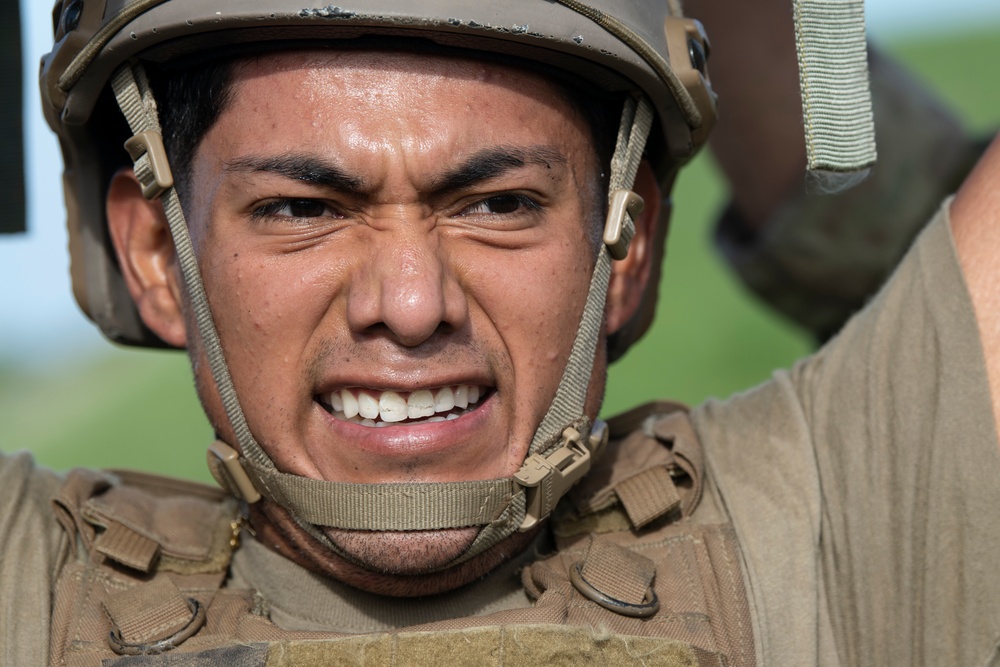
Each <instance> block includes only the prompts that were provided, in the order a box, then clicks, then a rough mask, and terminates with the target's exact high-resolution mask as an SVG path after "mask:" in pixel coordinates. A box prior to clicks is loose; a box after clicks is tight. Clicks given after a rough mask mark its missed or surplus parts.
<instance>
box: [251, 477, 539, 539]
mask: <svg viewBox="0 0 1000 667" xmlns="http://www.w3.org/2000/svg"><path fill="white" fill-rule="evenodd" d="M246 468H247V473H248V474H249V475H250V478H251V480H253V483H254V486H255V487H256V488H257V489H258V490H259V491H261V493H262V494H263V495H265V496H267V497H269V498H271V499H272V500H274V501H275V502H276V503H278V504H279V505H281V506H282V507H285V508H287V509H289V510H290V511H291V512H292V513H293V514H294V515H295V516H296V518H298V519H301V520H303V521H306V522H308V523H311V524H315V525H317V526H334V527H337V528H344V529H347V530H440V529H442V528H464V527H467V526H483V525H486V524H488V523H490V522H491V521H493V520H494V519H496V518H497V517H498V516H500V515H501V514H502V512H503V510H504V509H505V508H506V507H507V505H508V504H510V500H511V498H512V497H513V496H514V495H515V494H516V493H519V492H520V488H519V487H517V485H516V484H514V482H513V481H512V480H510V479H489V480H476V481H469V482H449V483H396V484H346V483H337V482H325V481H323V480H316V479H309V478H306V477H298V476H295V475H289V474H287V473H282V472H277V471H275V470H260V469H258V468H255V467H254V466H252V465H251V466H247V467H246Z"/></svg>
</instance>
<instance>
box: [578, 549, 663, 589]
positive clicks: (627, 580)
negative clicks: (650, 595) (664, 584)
mask: <svg viewBox="0 0 1000 667" xmlns="http://www.w3.org/2000/svg"><path fill="white" fill-rule="evenodd" d="M581 574H582V575H583V578H584V579H586V580H587V583H589V584H590V585H591V586H593V587H594V588H596V589H597V590H598V591H600V592H601V593H603V594H604V595H606V596H608V597H609V598H613V599H615V600H620V601H622V602H625V603H626V604H631V605H638V604H641V603H642V602H643V600H645V598H646V594H647V592H648V591H649V587H650V584H652V582H653V577H654V576H655V575H656V567H655V565H654V564H653V561H652V560H650V559H649V558H646V557H645V556H643V555H642V554H638V553H636V552H634V551H630V550H628V549H626V548H625V547H623V546H621V545H618V544H615V543H614V542H612V541H610V540H606V539H604V538H601V537H594V538H593V539H592V540H591V542H590V549H589V550H588V551H587V557H586V558H585V559H584V561H583V569H582V570H581Z"/></svg>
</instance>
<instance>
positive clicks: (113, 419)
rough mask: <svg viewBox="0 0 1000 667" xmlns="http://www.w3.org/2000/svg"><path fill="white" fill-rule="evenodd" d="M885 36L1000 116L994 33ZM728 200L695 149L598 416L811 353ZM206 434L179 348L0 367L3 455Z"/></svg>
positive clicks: (123, 452) (195, 454)
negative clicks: (715, 232) (746, 264)
mask: <svg viewBox="0 0 1000 667" xmlns="http://www.w3.org/2000/svg"><path fill="white" fill-rule="evenodd" d="M882 46H883V48H884V49H885V50H887V51H888V52H890V53H892V54H894V55H895V56H896V57H898V58H900V59H901V60H902V61H903V62H905V63H907V64H909V65H910V66H911V67H912V68H913V69H914V70H915V71H916V72H918V73H919V74H920V76H922V77H923V78H924V79H925V80H926V81H927V82H929V83H930V85H931V86H932V87H934V88H936V89H937V90H938V91H940V92H941V94H942V95H943V97H944V98H945V99H947V100H949V101H950V102H951V103H952V104H953V105H954V107H955V108H956V109H957V110H959V112H960V113H961V115H962V117H963V118H964V120H965V121H966V122H967V125H968V127H969V129H970V131H972V132H976V133H980V134H984V133H987V132H989V131H990V130H992V129H993V128H996V127H998V126H1000V85H998V84H1000V76H998V74H997V65H998V64H1000V31H998V30H992V31H987V32H978V33H977V32H967V33H963V34H955V35H949V36H942V37H936V38H920V39H916V38H909V39H906V40H901V41H896V42H890V43H887V44H882ZM725 199H726V194H725V186H724V184H723V183H722V182H721V180H720V179H719V177H718V175H717V173H716V171H715V168H714V166H713V165H712V162H711V159H710V158H709V157H707V156H705V155H703V156H702V157H700V158H699V159H698V160H697V161H696V162H695V163H694V164H693V165H692V166H691V167H690V168H688V169H687V170H686V172H685V173H684V174H683V176H682V177H681V179H680V182H679V185H678V188H677V191H676V199H675V205H676V210H675V214H674V223H673V231H672V236H671V239H670V241H669V250H668V256H669V259H668V261H667V265H666V268H665V271H664V276H663V285H662V287H661V295H662V296H661V301H660V309H659V314H658V317H657V321H656V324H655V326H654V328H653V329H652V331H651V332H650V333H649V334H648V335H647V336H646V338H645V339H644V340H643V341H642V342H641V343H640V344H639V345H637V346H636V347H635V348H633V350H632V351H630V352H629V354H628V355H627V356H626V357H625V358H624V359H623V360H621V361H620V362H618V363H617V364H616V365H615V366H614V367H613V368H612V370H611V373H610V378H609V390H608V398H607V401H606V403H605V413H608V414H611V413H614V412H616V411H619V410H622V409H624V408H627V407H630V406H632V405H635V404H636V403H639V402H643V401H646V400H650V399H653V398H672V399H677V400H682V401H685V402H688V403H692V404H694V403H698V402H701V401H702V400H704V399H705V398H707V397H710V396H717V397H724V396H727V395H729V394H731V393H733V392H735V391H738V390H741V389H744V388H747V387H750V386H752V385H754V384H757V383H758V382H760V381H762V380H764V379H766V378H767V377H768V376H769V375H770V373H771V372H772V371H773V370H774V369H776V368H782V367H787V366H788V365H790V364H791V363H792V362H793V361H794V360H795V359H797V358H799V357H801V356H803V355H805V354H808V353H809V351H810V350H811V347H812V344H811V341H810V339H809V338H808V337H807V336H806V335H804V334H803V333H802V332H800V331H797V330H795V329H794V328H792V327H790V326H789V325H787V324H785V323H784V322H782V321H781V320H779V319H778V318H777V317H775V316H773V315H771V314H770V313H769V312H767V311H766V310H765V309H764V308H763V307H762V306H760V305H759V304H758V303H756V302H755V301H754V300H753V298H752V297H751V296H749V295H747V294H746V293H744V292H743V290H742V289H741V287H740V286H739V285H738V284H737V283H736V282H735V281H734V280H733V279H732V277H731V276H730V275H729V274H728V273H727V270H726V268H725V266H724V265H723V264H722V263H721V262H720V261H719V259H718V258H717V257H716V256H715V255H714V253H713V251H712V249H711V246H710V241H709V239H710V230H711V225H712V222H713V220H714V216H715V215H716V214H717V212H718V211H719V210H720V208H721V207H722V205H723V204H724V202H725ZM11 287H12V286H5V289H10V288H11ZM211 439H212V433H211V429H210V428H209V426H208V423H207V422H206V421H205V418H204V416H203V415H202V413H201V409H200V407H199V405H198V401H197V398H196V396H195V393H194V389H193V387H192V383H191V374H190V370H189V368H188V365H187V359H186V357H184V356H183V355H182V354H179V353H172V352H148V351H136V350H125V349H120V348H112V346H110V345H109V346H108V350H107V352H106V353H105V354H102V355H100V356H98V357H97V358H89V359H86V360H82V361H78V362H75V363H72V364H62V365H60V366H59V367H58V368H47V369H44V370H34V371H30V372H29V371H28V370H25V369H22V368H20V367H16V366H9V367H6V368H5V367H0V449H2V450H3V451H5V452H11V451H15V450H18V449H24V448H26V449H31V450H32V451H33V452H34V453H35V455H36V456H37V458H38V459H39V460H40V461H41V462H42V463H44V464H46V465H49V466H52V467H54V468H57V469H65V468H70V467H73V466H77V465H88V466H95V467H115V468H137V469H144V470H151V471H155V472H158V473H161V474H168V475H178V476H184V477H190V478H195V479H203V480H207V479H209V477H208V473H207V470H206V469H205V463H204V452H205V447H206V446H207V445H208V444H209V443H210V441H211Z"/></svg>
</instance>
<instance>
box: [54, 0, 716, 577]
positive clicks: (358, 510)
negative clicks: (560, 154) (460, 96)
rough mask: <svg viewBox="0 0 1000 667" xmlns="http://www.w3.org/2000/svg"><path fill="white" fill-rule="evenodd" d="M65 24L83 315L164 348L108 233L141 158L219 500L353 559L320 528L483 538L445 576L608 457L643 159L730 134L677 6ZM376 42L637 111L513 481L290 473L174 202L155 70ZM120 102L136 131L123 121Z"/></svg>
mask: <svg viewBox="0 0 1000 667" xmlns="http://www.w3.org/2000/svg"><path fill="white" fill-rule="evenodd" d="M54 20H55V26H56V40H57V42H56V44H55V47H54V48H53V50H52V52H51V53H50V54H48V56H46V57H45V59H44V61H43V67H42V73H41V86H42V95H43V98H44V107H45V113H46V117H47V118H48V121H49V124H50V125H51V126H52V128H53V129H54V130H55V131H56V132H57V133H58V135H59V137H60V139H61V144H62V148H63V154H64V159H65V165H66V171H65V176H64V185H65V189H66V199H67V208H68V212H69V227H70V250H71V254H72V262H73V266H72V273H73V282H74V291H75V293H76V297H77V300H78V301H79V303H80V305H81V306H82V308H83V309H84V311H85V312H86V313H87V314H88V315H89V316H90V317H91V318H92V319H93V320H94V321H96V322H97V323H98V324H99V325H100V327H101V328H102V330H103V331H104V332H105V333H106V334H107V335H108V336H110V337H111V338H113V339H115V340H118V341H122V342H128V343H135V344H144V345H156V344H157V343H158V340H157V339H156V338H155V336H153V335H152V334H151V333H150V332H149V331H147V330H146V329H145V328H144V327H143V326H142V324H141V321H140V319H139V317H138V314H137V312H136V310H135V308H134V306H133V304H132V301H131V299H130V297H129V295H128V293H127V291H126V289H125V286H124V284H123V281H122V278H121V276H120V274H119V271H118V268H117V265H116V261H115V258H114V253H113V250H112V248H111V246H110V243H109V242H108V234H107V231H106V222H105V214H104V198H105V193H106V189H107V185H108V182H109V179H110V177H111V175H112V174H113V172H114V171H115V170H116V169H117V168H119V167H120V166H122V165H123V164H128V162H127V161H126V159H123V158H125V157H126V155H125V152H126V151H122V150H121V149H120V148H119V147H120V146H121V144H122V143H123V142H124V144H125V147H126V150H127V157H130V158H131V160H132V162H133V164H134V167H135V172H136V176H137V178H138V179H139V181H140V182H141V183H142V185H143V192H144V194H145V195H146V196H147V197H149V198H151V199H155V198H161V199H162V203H163V207H164V211H165V213H166V218H167V221H168V224H169V227H170V232H171V235H172V237H173V240H174V244H175V247H176V251H177V256H178V264H179V266H180V270H181V274H182V277H183V280H184V283H185V288H186V290H187V292H188V296H189V298H190V301H191V304H192V310H193V311H194V313H195V320H196V325H197V327H198V330H199V335H200V340H201V343H202V345H203V346H204V348H205V353H206V357H207V359H208V363H209V366H210V368H211V371H212V374H213V377H214V379H215V382H216V385H217V386H218V389H219V393H220V396H221V399H222V404H223V406H224V408H225V411H226V415H227V418H228V420H229V422H230V425H231V426H232V429H233V432H234V433H235V435H236V439H237V442H236V443H221V442H217V443H216V444H215V445H213V446H212V448H210V455H209V462H210V467H211V468H212V471H213V474H214V475H215V477H216V479H217V480H219V482H220V484H222V485H223V486H225V487H227V488H228V489H229V490H231V491H232V492H233V493H234V494H236V495H239V496H241V497H243V498H244V499H245V500H247V501H248V502H256V500H258V499H260V497H261V496H262V495H263V496H265V497H267V498H268V499H270V500H271V501H273V502H276V503H278V504H280V505H282V506H284V507H286V508H288V509H289V510H290V512H291V514H292V515H293V517H294V518H295V519H296V520H297V521H298V522H299V524H300V525H301V526H302V528H303V529H304V530H306V531H308V532H309V533H310V534H312V535H313V537H315V538H316V539H318V540H320V541H321V542H323V543H324V544H326V546H327V547H328V548H330V549H331V550H333V551H336V552H338V553H339V552H340V550H339V549H338V548H337V547H336V545H334V544H333V543H332V542H331V541H329V540H328V539H326V538H325V536H324V533H323V532H322V531H320V530H318V529H317V528H318V527H322V526H333V527H337V528H343V529H356V530H386V531H400V530H435V529H445V528H457V527H466V526H481V528H480V531H479V533H478V537H477V538H476V539H475V541H474V542H473V543H472V544H471V545H470V547H469V548H468V549H467V550H466V551H465V552H464V553H463V554H462V555H461V556H459V557H458V558H456V559H455V560H454V561H452V563H449V564H448V565H446V566H445V567H450V566H451V565H453V564H455V563H458V562H461V561H464V560H466V559H468V558H471V557H472V556H474V555H476V554H478V553H481V552H483V551H484V550H485V549H488V548H490V547H491V546H493V545H495V544H497V543H498V542H499V541H500V540H503V539H505V538H506V537H508V536H509V535H511V534H512V533H514V532H515V531H517V530H528V529H531V528H532V527H533V526H535V525H537V523H538V522H539V521H541V520H542V519H543V518H545V516H547V515H548V514H549V513H550V512H551V511H552V509H553V508H554V506H555V503H556V502H557V501H558V499H559V498H560V497H561V496H562V495H563V494H564V493H565V492H566V491H568V490H569V488H570V487H571V486H572V485H573V484H574V483H575V482H576V481H578V480H579V479H580V478H581V477H582V476H583V475H584V474H585V473H586V471H587V470H588V469H589V467H590V464H591V461H592V459H593V457H594V456H595V455H596V453H597V450H598V449H599V448H600V447H601V446H602V444H603V442H605V441H606V437H607V436H606V429H602V428H601V427H600V425H597V426H596V427H595V426H594V425H593V424H591V422H590V419H589V418H588V417H587V416H586V415H585V413H584V402H585V398H586V393H587V388H588V387H587V385H588V384H589V379H590V377H591V369H592V366H593V364H594V361H595V358H596V354H597V350H596V346H597V343H598V340H599V337H600V330H601V327H602V320H603V313H604V299H605V295H606V292H607V286H608V280H609V276H610V273H611V262H612V258H614V259H621V258H623V257H624V256H625V254H626V253H627V251H628V244H629V242H630V240H631V238H632V235H633V234H634V231H635V228H634V223H633V217H634V216H635V215H636V214H637V212H638V211H639V210H640V209H641V207H642V201H641V199H640V198H639V197H638V196H637V195H635V194H634V193H633V192H632V191H631V188H632V184H633V181H634V179H635V175H636V172H637V170H638V167H639V163H640V161H641V159H642V158H643V155H644V151H645V153H646V154H647V155H648V156H649V157H650V159H651V161H652V162H653V163H654V166H655V169H656V171H657V173H658V175H659V176H660V178H661V179H662V180H664V181H666V180H668V179H669V178H670V177H671V175H672V174H673V173H674V172H675V171H676V169H677V167H678V166H679V165H681V164H683V163H684V162H685V161H687V160H688V159H690V158H691V157H692V156H693V155H694V154H695V152H696V151H697V150H698V148H700V147H701V146H702V145H703V144H704V143H705V141H706V139H707V137H708V133H709V131H710V129H711V127H712V125H713V124H714V121H715V96H714V95H713V93H712V91H711V88H710V86H709V82H708V78H707V74H706V69H705V59H706V56H707V53H708V42H707V40H706V38H705V35H704V32H703V30H702V29H701V26H700V25H699V24H698V23H697V22H695V21H691V20H688V19H685V18H683V17H682V16H681V15H680V11H679V6H678V3H677V2H676V1H673V0H667V1H665V0H636V1H634V2H629V3H625V2H621V1H620V0H614V1H612V0H592V4H591V5H586V4H583V3H581V2H578V1H577V0H556V1H555V2H553V1H551V0H495V1H494V2H490V3H484V2H481V1H478V0H476V1H472V0H429V1H427V2H422V3H413V2H409V1H406V2H404V1H403V0H359V1H358V2H353V3H351V4H350V5H345V6H343V7H339V6H326V7H322V6H321V7H315V8H305V9H303V8H302V5H301V0H296V2H295V3H294V4H293V3H291V2H288V1H287V0H215V1H209V0H131V1H129V0H86V2H81V0H64V1H63V2H62V3H61V4H60V5H58V6H57V7H56V10H55V12H54ZM370 37H375V38H383V39H399V38H403V37H405V38H417V39H421V40H424V43H427V42H430V43H433V44H435V45H437V47H436V48H445V49H453V48H458V49H464V50H474V51H476V52H479V53H487V54H496V55H500V56H502V57H509V58H516V59H519V60H520V61H522V62H523V61H528V62H530V63H537V64H538V65H540V66H543V67H544V68H545V69H547V70H549V71H553V70H555V71H561V72H566V73H568V74H570V75H571V76H572V77H574V78H576V79H577V80H581V79H582V80H583V81H585V82H587V83H588V85H591V86H595V87H597V88H599V89H600V90H602V91H607V92H609V93H615V94H617V95H616V96H617V97H618V98H620V99H621V100H623V102H622V113H621V123H620V125H619V130H618V135H617V143H616V147H615V152H614V155H613V156H612V159H611V165H610V178H609V182H610V188H609V190H610V191H609V200H608V216H607V222H606V226H605V232H604V237H603V239H604V243H603V244H602V245H601V248H600V250H599V251H598V253H597V254H598V257H597V261H596V264H595V268H594V275H593V278H592V280H591V286H590V290H589V293H588V297H587V300H586V304H585V307H584V312H583V315H582V317H581V322H580V327H579V330H578V332H577V334H576V338H575V340H574V343H573V347H572V350H571V352H570V356H569V360H568V362H567V366H566V368H565V369H564V372H563V378H562V380H561V382H560V384H559V387H558V389H557V391H556V394H555V396H554V398H553V401H552V404H551V405H550V406H549V409H548V411H547V413H546V415H545V416H544V418H543V420H542V423H541V424H540V425H539V427H538V429H537V430H536V432H535V434H534V437H533V438H532V442H531V443H530V445H529V446H528V447H527V450H528V452H527V456H526V460H525V462H524V465H523V466H522V468H521V469H520V471H518V473H516V474H515V475H514V476H513V477H512V478H507V479H498V480H474V481H468V482H448V483H415V484H346V483H339V482H329V481H324V480H315V479H307V478H303V477H298V476H295V475H291V474H288V473H284V472H282V471H280V470H278V469H277V468H276V466H275V465H274V463H273V462H272V461H271V459H270V458H269V456H268V455H267V453H266V451H265V449H266V448H263V447H261V446H260V444H258V442H257V441H256V439H255V438H254V436H253V434H252V433H251V432H250V429H249V426H248V425H247V421H246V419H245V416H244V415H243V412H242V409H241V407H240V402H239V400H238V397H237V396H236V392H235V389H234V388H233V385H232V381H231V379H230V377H229V371H228V367H227V366H226V362H225V358H224V354H223V351H222V347H221V344H220V342H219V338H218V334H217V332H216V330H215V325H214V322H213V318H212V314H211V311H210V308H209V306H208V301H207V298H206V297H205V294H204V286H203V284H202V282H201V277H200V270H199V267H198V263H197V260H196V258H195V256H194V252H193V249H192V246H191V241H190V237H189V235H188V230H187V225H186V222H185V218H184V212H183V210H182V208H181V206H180V202H179V198H178V195H177V192H176V188H175V187H173V177H172V175H171V171H170V165H169V160H168V159H167V156H166V152H165V149H164V147H163V141H162V137H161V135H160V125H159V120H158V113H157V110H156V102H155V99H154V96H153V93H152V91H151V89H150V87H149V85H148V81H147V79H146V76H145V65H144V63H163V62H167V61H171V60H173V59H177V58H181V57H190V56H192V55H196V54H199V53H206V52H216V51H219V50H221V49H229V48H238V47H240V45H248V44H249V45H254V47H255V48H259V45H261V44H262V43H265V42H268V43H275V44H281V45H287V44H289V43H292V42H294V41H295V40H310V41H312V42H316V41H317V40H321V41H323V42H325V43H336V42H337V41H340V42H341V43H344V44H347V45H350V44H351V43H352V42H351V40H354V39H360V38H370ZM112 94H113V96H114V100H115V101H116V102H117V104H118V106H119V107H120V109H121V111H122V113H123V114H124V116H125V118H126V119H127V122H128V128H129V129H126V128H125V126H124V124H122V122H121V117H120V116H119V115H118V114H117V113H116V112H114V107H113V106H110V105H109V100H110V99H111V95H112ZM116 133H117V134H118V136H115V134H116ZM647 139H649V141H650V143H647ZM581 252H588V253H590V252H592V250H590V249H583V248H581ZM653 282H655V281H653ZM653 290H654V291H653V292H651V294H653V295H654V296H653V297H649V298H647V299H646V300H647V308H645V309H643V310H644V311H645V312H641V313H640V315H639V316H638V319H637V322H638V324H637V325H635V326H632V327H631V328H630V329H629V332H630V336H631V337H638V335H640V334H641V332H642V330H643V328H644V327H645V325H646V324H648V319H649V318H648V313H649V312H651V308H652V301H653V299H654V298H655V286H654V287H653ZM620 342H622V343H623V344H627V343H628V342H630V340H625V341H620ZM230 445H235V446H236V448H233V447H232V446H230Z"/></svg>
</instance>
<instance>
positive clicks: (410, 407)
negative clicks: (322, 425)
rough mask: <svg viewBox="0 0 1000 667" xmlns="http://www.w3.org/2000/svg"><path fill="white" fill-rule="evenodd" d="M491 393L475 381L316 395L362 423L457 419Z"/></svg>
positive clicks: (343, 417) (329, 408) (322, 402)
mask: <svg viewBox="0 0 1000 667" xmlns="http://www.w3.org/2000/svg"><path fill="white" fill-rule="evenodd" d="M489 393H490V388H489V387H482V386H479V385H474V384H459V385H450V386H447V387H438V388H435V389H418V390H417V391H412V392H401V391H381V392H380V391H372V390H368V389H338V390H337V391H332V392H329V393H325V394H319V395H317V397H316V400H317V402H318V403H319V404H320V405H321V406H323V408H324V409H325V410H326V411H327V412H329V413H330V414H331V415H333V416H334V417H335V418H336V419H340V420H342V421H346V422H352V423H354V424H361V425H362V426H373V427H381V426H394V425H410V424H429V423H433V422H443V421H448V420H451V419H458V418H459V417H461V416H462V415H464V414H468V413H469V412H472V411H473V410H475V409H476V408H477V407H478V406H479V404H480V403H481V402H482V401H484V400H485V399H486V398H487V396H488V395H489Z"/></svg>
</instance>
